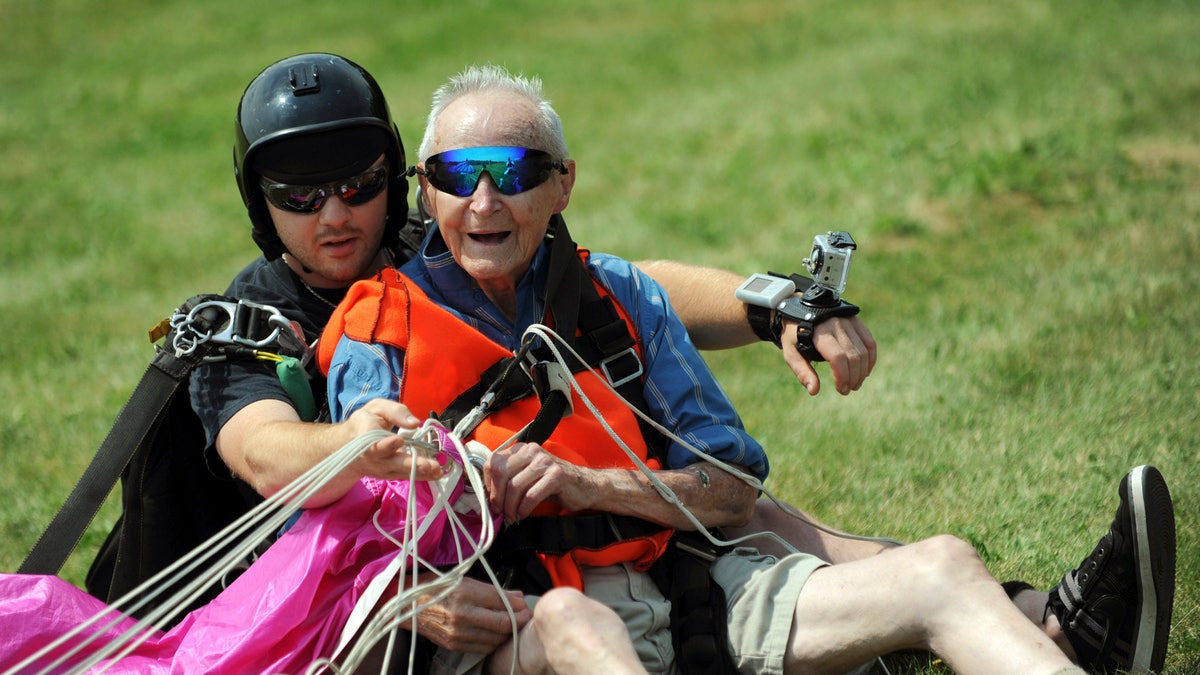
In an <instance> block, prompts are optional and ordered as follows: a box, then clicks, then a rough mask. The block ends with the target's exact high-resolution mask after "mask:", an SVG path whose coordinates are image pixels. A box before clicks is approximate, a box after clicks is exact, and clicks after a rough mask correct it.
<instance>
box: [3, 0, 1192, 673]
mask: <svg viewBox="0 0 1200 675" xmlns="http://www.w3.org/2000/svg"><path fill="white" fill-rule="evenodd" d="M0 13H2V14H3V16H4V17H5V24H6V28H7V30H5V31H4V32H5V38H6V39H5V40H3V41H2V42H0V60H2V62H3V63H4V64H5V67H4V68H2V69H0V90H2V91H3V93H2V94H0V160H2V161H0V186H2V187H3V189H2V190H0V364H2V365H0V402H2V403H3V405H2V406H0V494H3V495H4V496H5V500H4V502H3V506H0V570H4V571H12V570H15V569H16V567H17V565H18V564H19V562H20V560H21V558H22V557H23V555H24V554H25V553H26V552H27V551H28V549H29V547H30V546H31V545H32V543H33V542H34V540H35V539H36V537H37V535H38V534H39V532H40V530H41V528H42V527H43V526H44V524H45V523H46V522H47V521H48V520H49V518H50V517H51V515H52V514H53V512H54V510H55V509H56V508H57V507H58V506H59V504H60V503H61V500H62V499H63V498H64V497H65V495H66V493H67V492H68V491H69V489H70V487H71V485H72V484H73V483H74V481H75V479H76V478H77V477H78V476H79V474H80V472H81V471H82V469H83V467H84V466H85V465H86V463H87V461H88V459H89V458H90V456H91V454H92V452H93V451H94V449H95V448H96V447H98V445H99V443H100V441H101V439H102V438H103V436H104V434H105V433H106V432H107V430H108V428H109V426H110V424H111V422H112V420H113V418H114V417H115V415H116V413H117V411H118V410H119V408H120V406H121V405H122V403H123V402H124V401H125V399H126V398H127V396H128V395H129V393H130V391H131V390H132V388H133V386H134V384H135V383H136V382H137V379H138V377H139V376H140V375H141V373H142V371H143V370H144V368H145V366H146V364H147V363H148V361H149V358H150V356H151V354H152V352H151V348H150V346H149V344H148V342H147V341H146V338H145V335H146V332H145V331H146V329H147V328H148V327H149V326H150V325H151V324H153V323H155V322H156V321H157V320H158V319H160V318H161V317H163V316H165V315H166V314H167V313H168V312H169V311H170V310H171V309H172V308H173V307H174V306H176V305H177V304H178V303H179V302H181V301H182V300H183V299H185V298H186V297H188V296H190V295H193V294H195V293H199V292H219V291H221V290H223V289H224V286H225V284H226V282H227V281H228V279H229V278H231V277H232V275H233V274H234V273H235V272H236V271H237V270H238V269H240V268H241V267H242V266H243V265H244V264H245V263H246V262H248V261H249V260H250V259H251V258H252V257H253V256H254V255H256V254H257V249H256V248H255V247H254V245H253V243H252V242H251V241H250V238H249V236H248V235H249V226H248V222H247V220H246V218H245V212H244V209H243V207H242V205H241V202H240V199H239V197H238V195H237V190H236V187H235V185H234V182H233V178H232V171H231V155H230V148H231V144H232V130H233V129H232V127H233V119H234V110H235V107H236V104H237V100H238V97H239V96H240V94H241V92H242V89H243V88H244V87H245V85H246V83H247V82H249V80H250V79H251V78H252V77H253V76H254V75H255V74H256V73H257V72H258V71H259V70H260V69H261V68H262V67H263V66H265V65H266V64H268V63H270V62H272V61H274V60H276V59H279V58H282V57H284V56H288V55H291V54H293V53H297V52H301V51H312V50H323V51H333V52H337V53H340V54H343V55H345V56H348V57H350V58H352V59H354V60H356V61H358V62H360V63H361V64H363V65H364V66H365V67H367V69H368V70H370V71H372V72H373V73H374V74H375V75H376V76H377V77H378V78H379V80H380V83H381V85H382V86H383V88H384V90H385V91H386V92H387V94H388V96H389V99H390V103H391V107H392V113H393V115H394V116H395V118H396V120H397V123H398V125H399V128H400V131H401V134H402V136H403V137H404V139H405V140H406V142H407V144H408V146H409V148H410V150H411V149H414V148H415V147H416V144H417V142H418V140H419V137H420V132H421V129H422V127H423V124H424V119H425V114H426V111H427V106H428V99H429V94H430V92H431V91H432V90H433V89H434V87H436V86H437V85H438V84H440V83H441V82H442V81H443V80H444V79H445V78H446V77H448V76H449V75H451V74H453V73H455V72H457V71H459V70H461V69H462V68H463V67H464V66H465V65H467V64H470V63H495V64H500V65H504V66H507V67H509V68H511V69H513V70H516V71H521V72H525V73H528V74H534V75H538V76H541V77H542V78H543V79H544V81H545V83H546V87H547V90H548V93H549V94H550V96H551V98H552V99H553V101H554V103H555V104H556V106H557V107H558V109H559V111H560V112H561V113H562V115H563V117H564V119H565V122H566V132H567V140H568V142H569V144H570V146H571V150H572V155H573V156H574V158H575V159H576V160H577V161H578V162H579V181H578V183H577V186H576V191H575V194H574V197H573V199H572V204H571V207H570V209H569V210H568V211H567V213H566V216H567V218H568V220H569V221H570V222H571V224H572V230H573V232H574V233H575V235H576V237H577V238H578V239H579V240H581V241H582V242H584V243H585V244H587V245H589V246H590V247H591V248H593V249H594V250H602V251H608V252H612V253H616V254H619V255H622V256H625V257H629V258H634V259H645V258H660V257H670V258H676V259H680V260H685V261H690V262H695V263H703V264H710V265H718V266H722V267H726V268H729V269H732V270H736V271H738V272H742V273H749V272H752V271H761V270H765V269H774V270H787V271H790V270H795V269H798V268H799V262H800V258H802V257H803V256H804V254H806V253H807V251H808V246H809V244H810V242H811V238H812V236H813V235H814V234H817V233H820V232H823V231H825V230H827V229H846V230H849V231H851V232H852V233H853V234H854V236H855V238H856V239H857V240H858V242H859V245H860V248H859V251H858V253H857V254H856V256H855V262H854V268H853V270H852V272H851V279H850V286H849V289H848V292H847V296H848V297H849V298H850V299H851V300H853V301H855V302H856V303H858V304H860V305H861V306H862V307H863V308H864V310H863V318H864V319H865V320H866V322H867V324H868V325H869V326H870V328H871V330H872V331H873V333H874V335H875V336H876V338H877V339H878V341H879V343H880V354H881V355H880V362H879V365H878V368H877V370H876V371H875V373H874V374H873V375H872V376H871V378H870V379H869V380H868V381H867V383H866V386H865V387H864V388H863V389H862V390H861V391H859V392H856V393H854V394H853V395H851V396H849V397H841V396H838V395H837V394H836V393H834V390H833V387H832V385H831V383H830V382H826V384H827V385H828V386H827V388H826V390H825V391H824V392H823V393H822V394H821V395H820V396H818V397H816V398H809V397H807V396H806V395H805V394H804V393H803V392H802V390H801V389H800V388H799V387H798V386H797V385H796V383H795V382H794V381H793V380H792V379H791V377H790V375H789V374H788V373H787V372H786V371H785V370H784V368H783V366H782V363H781V361H780V359H779V357H778V354H777V352H775V350H774V349H773V348H771V347H768V346H765V345H763V346H757V347H752V348H748V349H742V350H737V351H732V352H722V353H716V354H711V355H709V356H710V362H711V363H712V365H713V367H714V368H715V369H716V370H717V372H718V374H719V375H720V376H721V378H722V380H723V382H725V383H726V387H727V390H728V392H729V393H730V395H731V396H732V397H733V398H734V400H735V401H736V402H737V404H738V405H739V408H740V409H741V411H742V412H743V415H744V417H745V419H746V422H747V425H748V427H749V428H750V429H751V430H752V431H754V432H755V433H756V434H757V435H758V436H759V437H760V438H761V439H762V440H763V442H764V443H765V444H766V446H767V448H768V450H769V452H770V454H771V458H772V463H773V473H772V476H771V479H770V482H769V486H770V487H771V488H772V489H773V490H774V491H775V492H776V493H777V494H779V495H781V496H783V497H786V498H788V499H789V500H791V501H793V502H795V503H797V504H799V505H801V506H804V507H807V508H808V509H809V510H811V511H812V512H814V513H815V514H816V515H818V516H820V517H822V518H823V519H825V520H827V521H829V522H832V523H834V524H836V525H838V526H841V527H843V528H846V529H849V530H853V531H861V532H870V533H876V534H886V535H889V536H893V537H898V538H901V539H909V540H911V539H918V538H921V537H924V536H928V535H931V534H934V533H938V532H951V533H954V534H956V535H959V536H961V537H963V538H965V539H967V540H969V541H971V542H972V543H974V544H975V545H976V547H977V548H978V549H979V550H980V552H981V554H982V555H983V558H984V560H985V561H986V562H987V564H988V566H989V567H990V568H991V569H992V570H993V572H994V573H995V574H996V576H998V577H999V578H1001V579H1007V578H1022V579H1026V580H1029V581H1030V582H1033V583H1035V584H1037V585H1039V586H1043V587H1047V586H1049V585H1051V584H1053V583H1054V582H1056V581H1057V579H1058V577H1059V576H1061V574H1062V573H1063V572H1064V571H1066V570H1067V569H1069V568H1071V567H1072V566H1074V565H1075V564H1077V563H1078V561H1079V560H1080V559H1081V557H1082V556H1084V555H1085V554H1087V553H1088V552H1089V551H1090V550H1091V547H1092V545H1093V544H1094V543H1095V540H1096V539H1097V538H1099V536H1100V535H1101V534H1102V533H1103V532H1104V530H1105V528H1106V527H1107V526H1108V523H1109V521H1110V519H1111V517H1112V513H1113V511H1114V509H1115V508H1116V486H1117V482H1118V480H1119V478H1120V477H1121V475H1122V474H1123V473H1124V472H1125V471H1126V470H1128V469H1129V468H1130V467H1131V466H1134V465H1136V464H1141V463H1153V464H1155V465H1157V466H1159V467H1160V468H1161V469H1162V470H1163V472H1164V473H1165V475H1166V476H1167V478H1168V480H1169V481H1170V484H1171V488H1172V492H1173V495H1174V497H1175V501H1176V509H1177V511H1176V517H1177V521H1178V551H1179V569H1178V582H1177V596H1176V605H1175V620H1174V625H1173V632H1172V637H1171V656H1170V658H1169V660H1168V665H1169V666H1170V670H1172V672H1177V673H1191V672H1196V671H1197V670H1200V541H1198V538H1200V528H1198V525H1197V513H1198V509H1200V488H1198V485H1200V428H1198V427H1200V425H1198V419H1200V413H1198V412H1197V411H1198V410H1200V394H1198V389H1197V385H1198V383H1200V363H1198V357H1200V340H1198V339H1197V337H1196V331H1197V329H1198V328H1200V266H1198V265H1197V262H1198V260H1200V68H1198V67H1197V65H1198V64H1200V6H1197V5H1196V4H1195V3H1191V2H1183V1H1180V2H1168V1H1165V0H1164V1H1154V0H1146V1H1143V2H1137V3H1129V2H1110V1H1103V0H1101V1H1089V2H1084V1H1080V0H1064V1H1059V2H1050V1H1048V0H1040V1H1034V0H1015V1H1014V2H1007V3H962V2H932V1H931V2H883V1H875V2H858V3H834V2H815V1H814V2H781V1H779V0H742V1H739V2H736V3H731V2H714V1H711V0H696V1H693V2H656V3H646V2H634V1H632V0H615V1H614V0H603V1H601V0H587V1H580V2H570V3H563V2H537V1H533V0H515V1H510V2H504V3H497V2H482V1H477V0H460V2H457V3H434V2H396V3H383V2H355V3H349V2H336V3H334V2H303V1H301V2H292V3H286V4H284V5H254V6H253V8H251V6H250V4H247V3H244V2H232V1H231V0H207V1H206V2H203V3H198V2H185V1H183V0H170V1H156V2H150V1H149V0H114V1H110V2H105V3H90V2H81V1H79V0H71V1H68V0H42V1H37V2H35V1H33V0H0ZM410 159H411V158H410ZM821 372H822V374H823V375H826V376H827V375H828V371H827V369H826V370H822V371H821ZM110 501H111V500H110ZM115 518H116V510H115V509H114V508H112V504H109V506H108V507H107V508H106V509H105V510H104V511H103V512H102V514H101V516H100V517H99V519H98V520H97V522H96V523H95V524H94V525H93V528H92V530H91V531H90V532H89V535H88V537H87V538H86V539H85V541H84V543H83V545H82V546H81V548H80V551H79V553H78V554H77V555H76V557H75V558H74V559H73V560H72V562H71V563H70V565H69V566H68V569H67V570H66V571H65V573H64V574H65V576H66V577H67V578H68V579H70V580H72V581H74V582H76V583H79V582H81V580H82V575H83V572H84V570H85V569H86V565H87V562H88V561H89V560H90V558H91V555H92V554H93V553H94V550H95V548H96V546H98V544H99V542H100V540H101V539H102V538H103V535H104V533H105V532H106V531H107V529H108V527H109V526H110V525H111V524H112V522H113V520H115ZM948 601H953V598H948ZM0 603H2V599H0ZM0 606H2V605H0Z"/></svg>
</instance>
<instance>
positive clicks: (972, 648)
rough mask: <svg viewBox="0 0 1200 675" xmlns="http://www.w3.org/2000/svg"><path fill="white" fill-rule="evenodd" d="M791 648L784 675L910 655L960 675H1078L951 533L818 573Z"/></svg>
mask: <svg viewBox="0 0 1200 675" xmlns="http://www.w3.org/2000/svg"><path fill="white" fill-rule="evenodd" d="M789 643H790V649H789V652H788V654H787V655H786V658H785V667H786V670H787V671H788V672H806V673H807V672H813V673H820V672H843V671H845V670H847V669H849V668H851V667H853V666H855V665H857V664H860V663H863V662H866V661H868V660H870V659H871V658H872V657H874V656H878V655H880V654H884V653H887V652H891V651H895V650H898V649H907V648H919V649H927V650H930V651H932V652H934V653H936V654H937V655H939V656H940V657H941V658H943V659H944V660H945V661H946V663H947V664H948V665H949V666H950V667H951V668H953V669H954V670H955V672H958V673H968V674H970V673H1030V674H1037V673H1041V674H1049V673H1059V672H1062V671H1064V670H1065V671H1066V672H1082V671H1079V670H1076V669H1074V665H1073V664H1072V663H1071V661H1070V660H1069V659H1068V658H1067V657H1066V655H1065V654H1063V652H1062V650H1060V649H1059V648H1058V647H1056V646H1055V644H1054V643H1053V642H1052V641H1051V640H1050V638H1048V637H1047V636H1046V635H1044V634H1043V633H1042V632H1041V631H1040V630H1039V629H1038V627H1037V626H1035V625H1034V624H1033V623H1031V622H1030V621H1029V620H1028V619H1027V618H1026V617H1025V615H1024V614H1022V613H1021V611H1020V610H1018V609H1017V608H1016V606H1015V605H1014V604H1013V603H1012V602H1010V601H1009V600H1008V598H1007V596H1006V595H1005V593H1004V591H1003V589H1001V588H1000V584H998V583H997V582H996V581H995V579H993V578H992V577H991V576H990V575H989V574H988V572H987V569H986V568H985V567H984V565H983V562H982V561H981V560H980V559H979V557H978V555H976V553H975V551H974V549H972V548H971V547H970V545H968V544H966V543H965V542H963V541H961V540H959V539H956V538H954V537H951V536H940V537H935V538H932V539H927V540H925V541H922V542H918V543H916V544H912V545H908V546H903V547H900V548H895V549H892V550H888V551H884V552H882V553H880V554H878V555H875V556H872V557H870V558H866V559H863V560H860V561H856V562H849V563H844V564H841V565H833V566H830V567H825V568H822V569H820V570H818V571H816V572H814V573H813V575H812V577H811V578H810V579H809V580H808V582H807V583H806V584H805V586H804V589H803V590H802V591H801V592H800V598H799V600H798V601H797V606H796V613H795V615H794V618H793V623H792V632H791V636H790V639H789Z"/></svg>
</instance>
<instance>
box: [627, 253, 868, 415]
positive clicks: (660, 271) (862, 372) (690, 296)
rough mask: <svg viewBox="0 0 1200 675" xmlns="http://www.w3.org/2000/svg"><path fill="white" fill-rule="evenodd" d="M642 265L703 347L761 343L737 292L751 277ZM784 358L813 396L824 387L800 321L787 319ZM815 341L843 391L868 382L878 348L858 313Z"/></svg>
mask: <svg viewBox="0 0 1200 675" xmlns="http://www.w3.org/2000/svg"><path fill="white" fill-rule="evenodd" d="M637 266H638V267H639V268H640V269H641V270H642V271H643V272H645V273H646V274H649V275H650V276H651V277H652V278H653V279H654V280H655V281H657V282H658V283H660V284H662V286H663V288H666V289H667V294H668V295H669V296H670V297H671V307H672V309H674V310H675V313H676V314H678V315H679V318H680V319H682V320H683V325H684V326H686V327H687V330H688V335H689V336H690V337H691V338H692V342H693V343H695V344H696V346H697V347H699V348H700V349H729V348H731V347H741V346H743V345H748V344H752V343H755V342H758V337H757V336H756V335H755V334H754V331H752V330H751V329H750V324H749V323H748V322H747V321H746V306H745V305H744V304H743V303H741V302H740V301H738V299H737V298H735V297H734V291H735V290H736V289H737V287H738V285H739V284H741V283H742V281H743V280H744V278H745V277H743V276H740V275H737V274H734V273H732V272H727V271H725V270H719V269H715V268H711V267H698V266H695V265H685V264H683V263H678V262H674V261H670V260H644V261H641V262H638V263H637ZM782 344H783V360H784V362H785V363H787V365H788V367H789V368H791V370H792V373H793V374H795V376H796V379H798V380H799V381H800V384H802V385H803V386H804V388H805V389H806V390H808V393H809V394H810V395H814V396H815V395H816V394H817V393H818V392H819V391H820V390H821V378H820V376H818V374H817V371H816V369H815V368H813V366H812V364H811V363H809V362H808V360H807V359H805V358H804V357H803V356H801V355H800V352H799V351H797V350H796V346H795V345H796V324H795V323H794V322H792V321H784V331H783V340H782ZM813 346H815V347H816V348H817V351H818V352H820V353H821V356H823V357H825V360H826V361H827V362H829V369H830V372H831V373H832V374H833V382H834V385H835V386H836V388H837V390H838V393H840V394H843V395H845V394H849V393H850V392H852V391H857V390H858V389H859V388H861V387H862V384H863V382H864V381H865V380H866V379H867V376H868V375H870V374H871V371H872V370H873V369H874V368H875V361H876V359H877V357H878V347H877V345H876V343H875V338H874V336H872V335H871V331H869V330H867V326H866V324H864V323H863V322H862V321H861V320H860V319H859V318H858V317H856V316H855V317H849V318H834V319H830V320H828V321H825V322H823V323H821V324H820V325H819V326H817V328H816V330H815V331H814V333H813Z"/></svg>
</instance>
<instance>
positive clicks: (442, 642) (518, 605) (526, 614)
mask: <svg viewBox="0 0 1200 675" xmlns="http://www.w3.org/2000/svg"><path fill="white" fill-rule="evenodd" d="M504 597H505V599H507V600H508V604H509V606H510V607H511V608H512V611H513V614H512V615H511V616H510V615H509V613H508V608H507V607H505V604H504V600H503V599H502V598H501V597H500V592H499V591H497V590H496V588H495V587H494V586H492V585H491V584H489V583H484V582H482V581H479V580H477V579H471V578H465V579H463V580H462V581H461V582H460V583H459V584H458V586H456V587H455V589H454V590H453V591H451V592H450V594H449V595H448V596H446V597H445V598H443V599H442V600H441V601H440V602H437V603H435V604H433V605H431V606H430V607H429V608H427V609H426V610H425V611H423V612H422V613H421V614H420V615H419V616H418V617H417V621H416V622H415V623H416V631H417V633H419V634H421V635H423V636H425V637H426V638H429V639H430V640H432V641H433V642H434V643H435V644H437V645H438V646H440V647H444V648H446V649H450V650H453V651H460V652H469V653H475V654H488V653H491V652H492V651H493V650H495V649H496V648H497V647H498V646H500V645H501V644H503V643H504V642H506V641H508V640H509V639H511V638H512V636H513V621H514V619H515V621H516V625H517V628H518V629H520V628H521V627H523V626H525V624H527V623H528V622H529V620H530V619H531V618H532V617H533V613H532V612H531V611H530V610H529V606H528V605H527V604H526V602H525V595H524V594H523V593H521V592H520V591H504Z"/></svg>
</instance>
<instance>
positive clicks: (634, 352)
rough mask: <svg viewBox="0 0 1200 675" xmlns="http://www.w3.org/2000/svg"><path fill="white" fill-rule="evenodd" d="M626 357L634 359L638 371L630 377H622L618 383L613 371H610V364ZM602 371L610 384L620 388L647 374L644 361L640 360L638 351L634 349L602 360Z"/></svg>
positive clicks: (631, 348)
mask: <svg viewBox="0 0 1200 675" xmlns="http://www.w3.org/2000/svg"><path fill="white" fill-rule="evenodd" d="M626 356H629V357H631V358H633V362H634V363H636V364H637V370H635V371H634V372H632V373H630V374H629V375H626V376H625V377H622V378H621V380H620V381H619V382H618V381H617V380H615V379H613V374H612V371H610V370H609V368H608V364H609V363H612V362H613V361H616V360H617V359H622V358H625V357H626ZM600 370H601V371H602V372H603V373H604V377H607V378H608V382H609V384H611V385H612V386H613V387H620V386H622V385H624V384H625V383H627V382H630V381H632V380H634V379H635V378H638V377H641V376H642V373H643V372H645V369H644V368H643V366H642V360H641V359H639V358H638V355H637V350H636V349H634V348H633V347H630V348H629V349H626V350H625V351H621V352H617V353H616V354H613V355H612V356H609V357H608V358H605V359H601V361H600Z"/></svg>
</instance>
